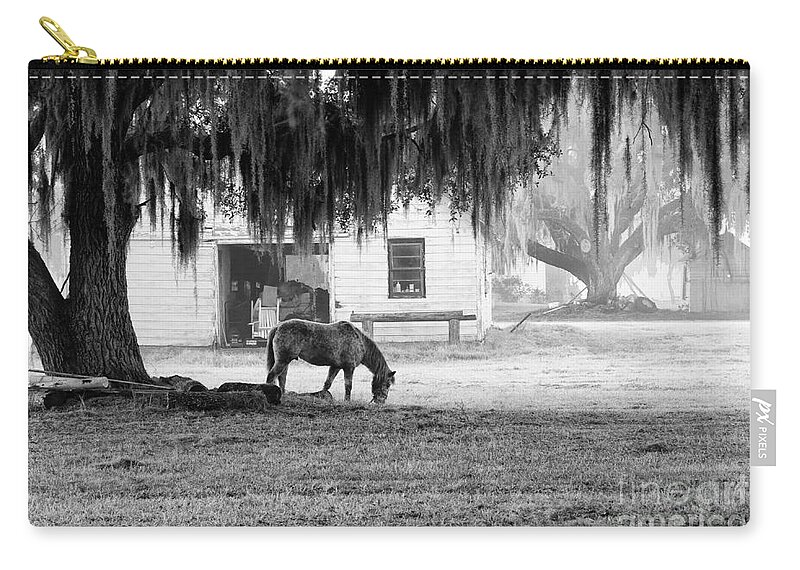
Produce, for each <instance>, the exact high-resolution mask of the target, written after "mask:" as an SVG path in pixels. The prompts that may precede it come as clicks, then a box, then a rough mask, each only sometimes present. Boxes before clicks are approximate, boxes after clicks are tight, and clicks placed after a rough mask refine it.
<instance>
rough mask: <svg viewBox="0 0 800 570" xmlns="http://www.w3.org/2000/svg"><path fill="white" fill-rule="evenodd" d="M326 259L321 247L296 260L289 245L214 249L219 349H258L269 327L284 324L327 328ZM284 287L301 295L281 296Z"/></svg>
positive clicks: (326, 256)
mask: <svg viewBox="0 0 800 570" xmlns="http://www.w3.org/2000/svg"><path fill="white" fill-rule="evenodd" d="M327 259H328V248H327V245H324V244H323V245H321V246H320V245H319V244H316V245H315V246H314V249H313V251H312V253H311V254H310V255H299V254H296V253H295V249H294V246H293V245H292V244H284V245H283V246H278V245H276V244H268V245H253V244H241V245H240V244H236V245H220V246H219V278H220V304H221V306H220V308H221V310H222V322H221V323H220V324H221V325H222V327H223V328H222V331H221V333H222V334H221V339H220V340H221V343H222V344H223V346H242V345H246V346H250V345H251V342H250V341H252V342H253V343H255V341H256V340H257V341H258V343H262V344H263V342H262V341H264V339H265V338H266V333H267V332H268V330H269V327H272V326H274V325H275V324H276V323H277V322H278V321H282V320H286V319H288V318H303V319H307V320H315V321H319V322H330V310H329V303H330V296H329V294H328V285H327V278H328V275H327ZM290 284H292V285H297V286H299V287H301V288H302V289H303V291H301V292H300V293H299V294H298V295H293V296H288V295H286V294H285V291H286V290H287V286H289V285H290ZM292 290H295V289H294V288H292ZM307 290H310V291H311V294H310V295H308V294H306V291H307ZM281 293H284V294H283V295H281ZM272 307H274V309H272V310H270V308H272ZM265 312H266V313H269V314H271V315H273V317H272V318H266V317H268V315H265V314H263V313H265ZM259 315H261V319H259ZM259 321H260V322H259ZM253 345H254V346H256V344H253Z"/></svg>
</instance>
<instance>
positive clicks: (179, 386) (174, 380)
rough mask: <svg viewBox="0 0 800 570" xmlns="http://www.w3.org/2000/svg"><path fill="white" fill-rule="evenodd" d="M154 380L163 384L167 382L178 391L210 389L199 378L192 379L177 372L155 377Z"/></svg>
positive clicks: (203, 390)
mask: <svg viewBox="0 0 800 570" xmlns="http://www.w3.org/2000/svg"><path fill="white" fill-rule="evenodd" d="M153 380H155V381H156V382H158V383H161V384H166V385H167V386H172V387H173V388H175V389H176V390H177V391H178V392H205V391H206V390H208V388H206V387H205V386H203V385H202V384H201V383H200V382H198V381H197V380H192V379H191V378H188V377H186V376H179V375H177V374H173V375H172V376H159V377H157V378H153Z"/></svg>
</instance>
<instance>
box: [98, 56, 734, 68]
mask: <svg viewBox="0 0 800 570" xmlns="http://www.w3.org/2000/svg"><path fill="white" fill-rule="evenodd" d="M99 63H100V65H102V66H105V67H115V66H132V65H133V66H170V65H172V66H181V67H183V66H186V67H208V66H214V67H247V66H266V67H318V68H353V67H356V68H357V67H375V66H378V67H438V68H466V67H485V66H495V67H497V66H500V67H502V66H512V67H539V68H552V67H559V68H582V69H584V68H591V67H595V68H604V67H649V68H661V67H720V66H729V67H743V66H748V65H749V63H748V62H747V61H746V60H744V59H734V58H700V57H698V58H666V59H664V58H662V59H638V58H603V57H600V58H581V59H570V58H566V59H565V58H558V59H515V58H438V59H394V58H372V57H358V58H313V59H294V58H263V57H258V58H255V57H250V58H216V59H185V58H152V57H144V58H113V59H100V60H99Z"/></svg>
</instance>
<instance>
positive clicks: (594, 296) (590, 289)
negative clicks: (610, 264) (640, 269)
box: [586, 268, 621, 305]
mask: <svg viewBox="0 0 800 570" xmlns="http://www.w3.org/2000/svg"><path fill="white" fill-rule="evenodd" d="M620 277H621V276H620V275H615V273H614V272H613V271H611V270H607V269H605V268H599V269H598V270H595V271H590V272H589V282H588V283H586V301H587V302H589V303H593V304H596V305H605V304H607V303H608V302H609V301H611V300H612V299H615V298H616V296H617V283H619V280H620Z"/></svg>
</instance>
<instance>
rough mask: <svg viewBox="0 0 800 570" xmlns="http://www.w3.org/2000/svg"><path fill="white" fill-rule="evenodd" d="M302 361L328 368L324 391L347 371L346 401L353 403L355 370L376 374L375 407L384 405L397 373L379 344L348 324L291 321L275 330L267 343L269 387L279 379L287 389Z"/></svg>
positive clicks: (345, 380) (345, 382)
mask: <svg viewBox="0 0 800 570" xmlns="http://www.w3.org/2000/svg"><path fill="white" fill-rule="evenodd" d="M297 358H301V359H303V360H305V361H306V362H308V363H309V364H313V365H315V366H328V367H329V368H328V378H327V379H326V380H325V387H324V388H323V390H329V389H330V387H331V385H332V384H333V380H334V378H336V375H337V374H338V373H339V371H340V370H344V399H345V400H349V399H350V392H351V391H352V389H353V370H355V369H356V368H357V367H358V366H359V365H360V364H363V365H364V366H366V367H367V368H368V369H369V370H370V372H372V403H373V404H383V403H384V402H386V398H387V397H388V396H389V388H390V387H391V385H392V384H394V381H395V377H394V375H395V373H394V372H393V371H392V370H390V369H389V366H388V365H387V364H386V359H385V358H384V357H383V354H381V351H380V350H379V349H378V347H377V346H376V345H375V343H374V342H373V341H372V339H370V338H369V337H368V336H366V335H365V334H364V333H363V332H361V331H360V330H359V329H357V328H356V327H355V326H353V325H352V324H351V323H349V322H347V321H339V322H336V323H331V324H323V323H315V322H312V321H304V320H302V319H289V320H288V321H283V322H282V323H279V324H278V326H276V327H275V328H273V329H272V330H271V331H270V333H269V337H268V339H267V364H268V366H269V372H268V373H267V379H266V382H265V386H266V385H274V384H275V378H278V381H279V383H280V388H281V392H283V391H284V390H285V388H286V371H287V368H288V366H289V364H290V363H291V362H292V360H295V359H297Z"/></svg>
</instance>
